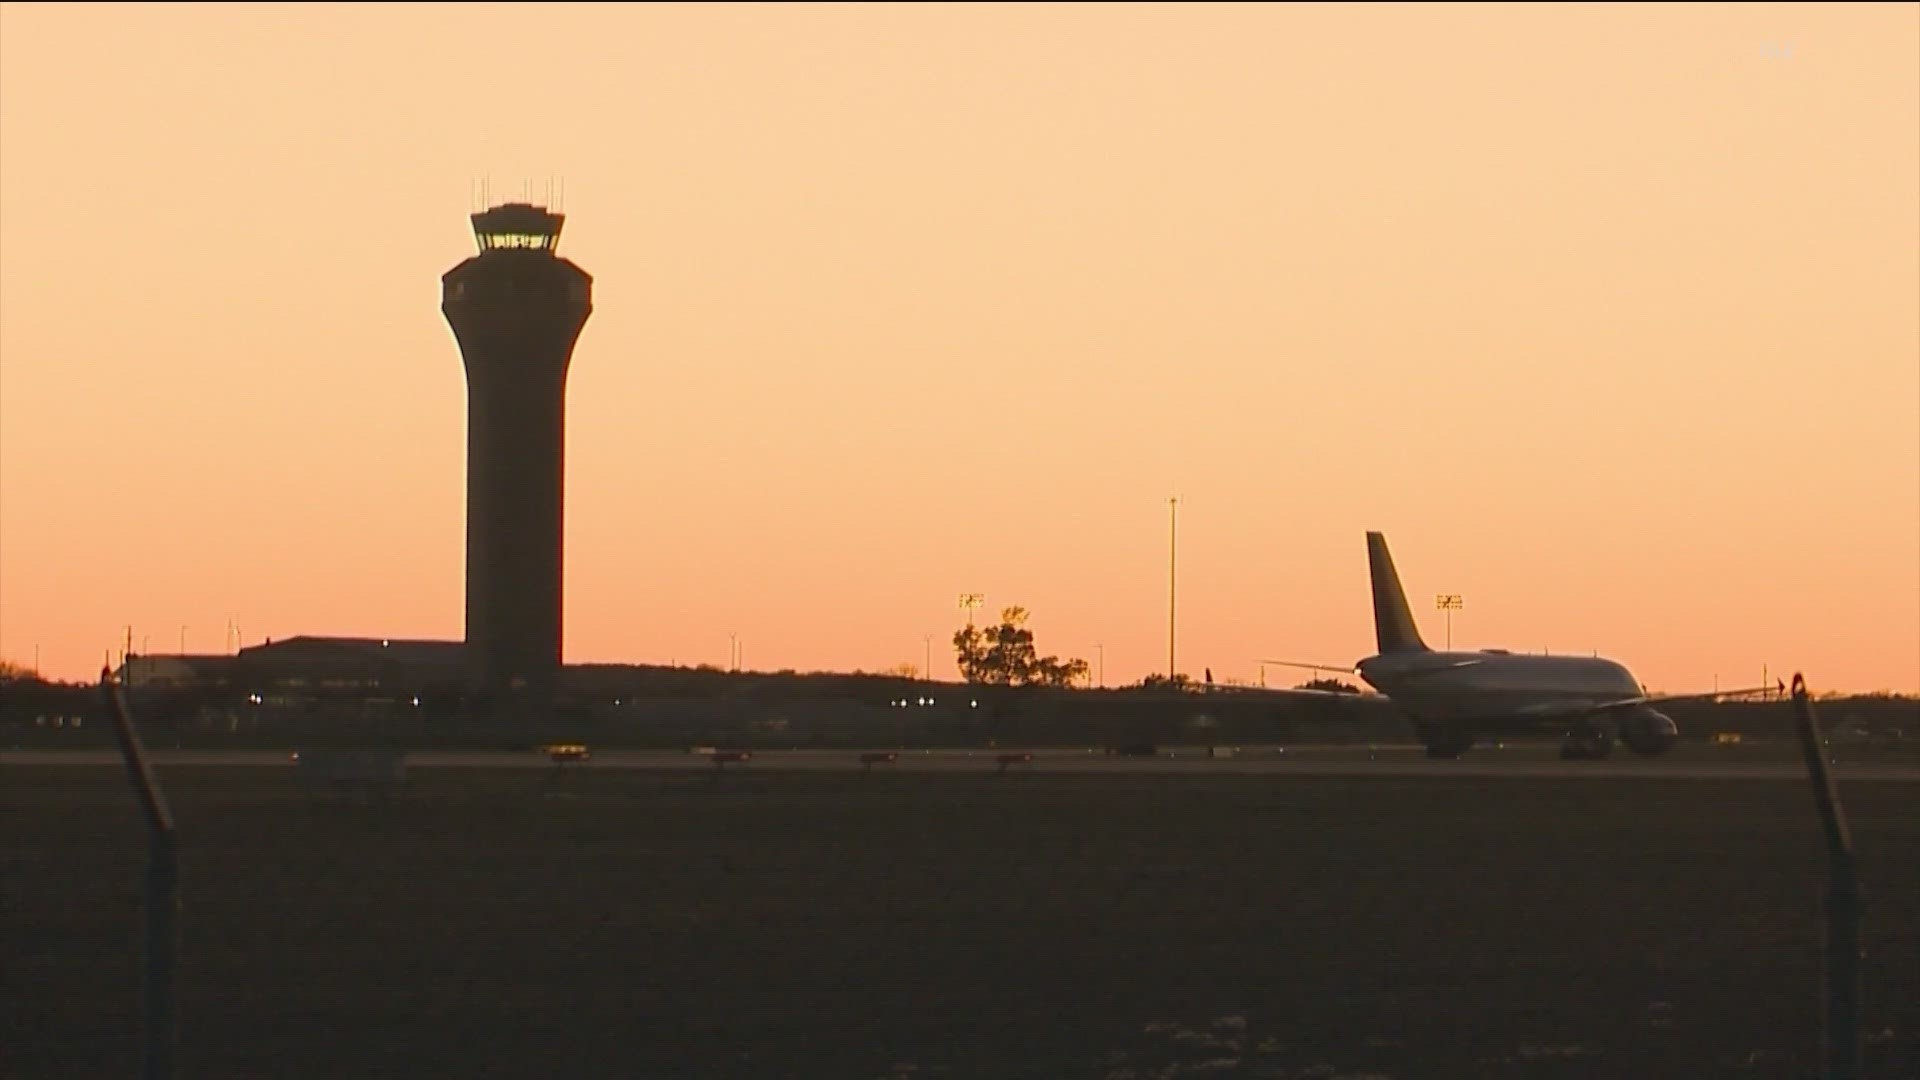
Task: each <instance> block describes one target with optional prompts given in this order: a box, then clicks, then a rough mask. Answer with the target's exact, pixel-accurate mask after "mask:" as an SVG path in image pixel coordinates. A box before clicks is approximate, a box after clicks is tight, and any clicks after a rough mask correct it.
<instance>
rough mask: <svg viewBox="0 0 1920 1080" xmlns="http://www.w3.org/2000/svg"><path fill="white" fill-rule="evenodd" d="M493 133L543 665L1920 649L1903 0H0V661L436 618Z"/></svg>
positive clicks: (1911, 176) (1887, 680) (1667, 665)
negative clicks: (544, 399) (1374, 583)
mask: <svg viewBox="0 0 1920 1080" xmlns="http://www.w3.org/2000/svg"><path fill="white" fill-rule="evenodd" d="M483 177H486V178H490V181H491V191H492V194H493V195H494V196H495V201H500V200H501V199H503V198H505V197H507V196H514V195H518V194H519V193H520V190H521V183H522V180H523V178H531V180H532V184H531V186H530V187H529V188H528V191H529V193H530V194H531V195H533V196H534V197H535V201H541V197H542V196H544V195H545V193H546V183H547V180H548V178H550V177H557V178H564V180H565V185H566V186H565V191H566V199H565V205H564V208H563V209H564V211H565V213H566V215H567V223H566V230H565V234H564V237H563V239H562V240H561V242H560V247H559V250H560V254H562V255H564V256H566V257H568V258H571V259H573V260H574V261H576V262H577V263H579V264H580V266H581V267H582V268H584V269H585V270H587V271H588V272H589V273H591V274H592V275H593V276H594V314H593V316H592V318H591V319H590V320H589V322H588V323H587V326H586V329H585V331H584V333H583V334H582V336H581V338H580V342H579V345H578V348H577V349H576V351H575V354H574V362H573V368H572V374H571V377H570V383H569V410H568V414H569V422H568V445H567V469H568V487H567V492H566V507H567V519H566V529H567V541H566V631H565V633H566V658H567V660H568V661H569V662H582V661H613V662H641V663H668V662H677V663H680V664H696V663H709V664H715V665H725V664H727V662H728V660H729V656H730V652H731V650H732V649H733V647H734V645H733V643H734V642H735V641H736V640H737V641H738V647H739V649H740V652H741V659H742V661H743V664H744V666H745V667H749V668H754V669H760V670H771V669H780V668H794V669H798V670H823V669H824V670H852V669H856V668H858V669H864V670H869V671H873V670H879V669H883V668H888V667H891V666H894V665H898V664H903V663H912V664H915V665H918V664H920V663H921V661H922V657H923V649H924V643H923V638H924V637H925V636H926V635H932V636H933V639H934V641H933V647H934V659H935V665H934V666H935V674H936V675H937V676H940V677H943V678H953V677H954V671H953V665H952V652H951V649H950V648H948V647H946V639H947V638H948V637H949V636H950V635H951V634H952V632H953V630H954V629H955V628H956V627H957V626H958V625H960V624H961V623H962V622H963V621H964V619H965V613H964V612H962V611H961V610H959V609H958V607H957V603H956V601H957V598H958V597H959V595H960V594H962V593H970V592H977V593H982V594H984V595H985V603H984V606H983V608H982V610H981V611H980V612H979V613H978V615H979V617H987V616H989V615H991V614H992V613H993V612H996V611H998V610H999V609H1000V608H1001V607H1003V606H1005V605H1009V604H1019V605H1022V606H1024V607H1026V608H1028V609H1029V610H1030V611H1031V612H1032V613H1033V614H1032V622H1031V625H1032V627H1033V628H1034V631H1035V634H1036V637H1037V640H1038V644H1039V645H1040V647H1041V649H1042V651H1043V652H1051V653H1059V654H1062V655H1069V656H1079V657H1083V658H1085V659H1087V660H1088V661H1089V662H1090V663H1091V662H1093V661H1094V659H1095V652H1096V650H1095V646H1096V643H1098V644H1101V645H1103V646H1104V659H1105V664H1104V666H1105V672H1106V681H1107V683H1108V684H1109V685H1115V684H1119V683H1123V682H1128V681H1133V680H1137V679H1139V678H1140V677H1141V676H1143V675H1145V674H1148V673H1150V672H1154V671H1160V670H1163V669H1164V667H1165V662H1166V655H1167V642H1166V633H1167V609H1166V603H1167V576H1166V575H1167V540H1168V537H1167V499H1168V498H1169V497H1170V496H1173V495H1178V496H1179V499H1180V504H1179V530H1180V532H1179V609H1178V625H1179V643H1178V646H1179V660H1180V666H1181V668H1182V669H1183V670H1184V671H1188V672H1191V673H1195V674H1197V673H1199V672H1200V671H1201V669H1202V668H1203V667H1210V668H1211V669H1212V671H1213V673H1214V674H1215V676H1216V677H1217V678H1225V677H1237V678H1252V677H1254V676H1255V674H1256V673H1257V670H1258V660H1259V659H1260V658H1262V657H1271V656H1281V657H1289V658H1299V659H1306V660H1320V661H1333V662H1344V661H1349V660H1352V659H1355V658H1358V657H1360V656H1364V655H1366V654H1367V653H1369V652H1371V651H1372V646H1373V640H1372V617H1371V612H1370V608H1369V594H1368V590H1367V579H1366V552H1365V546H1364V542H1363V539H1362V534H1363V532H1364V531H1365V530H1367V529H1380V530H1383V531H1384V532H1385V533H1386V535H1387V538H1388V540H1389V542H1390V543H1391V545H1392V548H1393V553H1394V556H1395V559H1396V561H1397V562H1398V564H1399V569H1400V573H1401V576H1402V579H1403V580H1404V581H1405V583H1406V585H1407V589H1408V593H1409V596H1410V599H1411V600H1412V601H1413V604H1414V607H1415V611H1416V615H1417V616H1418V618H1419V619H1420V621H1421V626H1422V629H1423V631H1424V633H1425V634H1426V636H1427V639H1428V640H1429V642H1431V643H1436V644H1437V643H1438V642H1439V641H1440V640H1441V639H1442V637H1443V635H1444V631H1443V629H1442V628H1443V626H1444V619H1445V615H1444V613H1442V612H1439V611H1436V610H1434V607H1433V598H1434V596H1435V595H1436V594H1440V593H1448V594H1456V593H1457V594H1460V595H1461V596H1463V597H1464V607H1463V609H1462V610H1459V611H1455V612H1453V613H1452V637H1453V642H1454V644H1455V646H1456V647H1461V648H1482V647H1502V648H1510V649H1514V650H1516V651H1528V650H1531V651H1538V650H1542V649H1549V650H1552V651H1555V652H1580V653H1586V652H1590V651H1598V652H1599V653H1600V654H1602V655H1606V656H1611V657H1613V658H1615V659H1618V660H1620V661H1622V662H1624V663H1626V664H1627V665H1628V666H1630V667H1631V668H1632V669H1633V671H1634V672H1635V674H1636V675H1638V676H1639V678H1640V679H1641V680H1642V681H1643V682H1645V683H1647V684H1649V685H1650V686H1652V687H1654V688H1656V689H1665V690H1670V691H1680V690H1690V689H1706V688H1708V687H1710V686H1711V685H1712V683H1713V681H1714V680H1715V679H1716V678H1717V679H1718V682H1719V684H1720V685H1721V686H1723V687H1726V686H1733V685H1743V684H1748V683H1755V682H1758V681H1759V678H1760V675H1761V670H1762V667H1763V665H1765V666H1767V667H1768V669H1769V670H1770V671H1771V672H1773V673H1790V672H1792V671H1795V670H1799V671H1804V672H1806V674H1807V676H1808V678H1809V680H1810V683H1811V684H1812V685H1813V687H1814V688H1815V689H1816V690H1829V689H1845V690H1875V689H1891V690H1897V691H1904V692H1913V691H1915V690H1916V689H1920V7H1916V6H1915V5H1885V6H1870V7H1869V6H1855V7H1849V6H1828V5H1817V6H1779V7H1775V6H1753V7H1719V6H1715V7H1702V8H1684V7H1683V8H1665V7H1639V6H1635V7H1591V6H1583V7H1567V8H1561V7H1522V8H1509V7H1438V8H1436V7H1385V6H1381V7H1374V6H1355V7H1339V6H1304V7H1293V6H1286V7H1272V8H1265V7H1254V8H1249V7H1230V8H1210V7H1203V6H1194V5H1184V4H1183V5H1176V6H1164V7H1159V6H1153V7H1143V6H1127V7H1109V8H1102V7H1082V6H1047V7H986V6H980V7H974V6H967V7H918V6H914V7H892V6H833V7H806V6H749V7H697V6H688V7H678V6H676V7H643V8H627V7H622V6H607V7H598V6H591V7H570V6H563V5H539V6H531V5H529V6H525V7H501V6H483V7H459V6H451V5H449V6H438V5H435V6H353V7H334V6H311V7H309V6H284V7H247V6H243V5H219V6H207V7H199V6H188V7H146V6H127V7H114V8H102V7H100V6H95V5H87V6H84V7H82V6H63V5H36V6H23V5H3V6H0V657H4V658H5V659H6V660H8V661H11V662H14V663H18V664H31V663H32V661H33V657H34V654H35V652H36V650H37V652H38V656H39V663H40V666H41V669H42V670H43V672H44V673H46V674H48V675H49V676H57V677H65V678H84V677H87V676H89V675H91V674H92V673H93V672H96V671H97V670H98V668H99V666H100V664H101V662H102V659H103V657H104V656H106V655H108V654H109V653H110V654H111V655H112V656H114V657H115V658H117V657H118V655H119V649H120V646H121V643H122V639H123V636H124V634H125V629H124V628H125V627H126V626H129V625H131V626H132V627H133V635H134V639H135V640H134V645H135V648H136V649H139V648H140V647H142V643H143V642H147V643H148V644H147V647H149V648H150V649H151V650H152V651H154V652H171V651H174V650H175V649H176V648H177V647H178V645H179V642H180V638H181V630H180V628H181V627H182V626H184V627H186V631H185V639H186V644H187V648H188V650H189V651H197V652H219V651H223V649H224V648H225V646H226V645H227V642H226V641H225V640H224V639H225V632H224V631H225V627H226V625H227V623H228V620H229V619H233V620H236V621H237V622H238V624H239V626H240V628H241V634H242V636H243V637H244V639H245V641H246V642H247V643H248V644H253V643H257V642H259V641H260V640H261V639H263V638H265V637H275V638H279V637H288V636H293V635H295V634H358V635H367V636H375V637H382V636H384V637H395V638H400V637H422V638H447V639H452V638H458V637H459V636H460V634H461V631H462V604H463V599H462V597H463V591H462V589H463V587H462V581H463V574H464V539H463V537H464V533H463V528H464V525H463V522H464V490H465V460H464V456H465V407H466V405H465V401H466V387H465V381H464V376H463V373H462V370H461V365H460V358H459V352H458V350H457V348H456V347H455V345H454V342H453V338H452V334H451V332H450V331H449V330H448V328H447V326H446V322H445V320H444V319H443V318H442V316H441V314H440V310H439V278H440V275H441V274H442V273H443V272H445V271H446V270H447V269H448V268H449V267H451V266H453V265H454V264H456V263H457V262H459V261H460V260H462V259H464V258H466V257H467V256H468V255H470V254H471V253H472V252H473V250H474V241H473V237H472V235H471V232H470V230H469V227H468V221H467V217H466V215H467V214H468V213H469V212H470V211H471V210H472V209H474V207H473V205H472V203H471V201H470V194H471V192H472V190H473V186H474V184H475V182H476V181H477V180H479V179H480V178H483ZM1298 674H1300V675H1304V673H1298ZM1269 678H1270V681H1273V682H1280V681H1282V680H1284V681H1286V682H1289V683H1290V682H1297V681H1299V678H1297V677H1295V675H1294V674H1293V673H1289V674H1286V675H1282V674H1280V673H1278V672H1273V671H1270V672H1269Z"/></svg>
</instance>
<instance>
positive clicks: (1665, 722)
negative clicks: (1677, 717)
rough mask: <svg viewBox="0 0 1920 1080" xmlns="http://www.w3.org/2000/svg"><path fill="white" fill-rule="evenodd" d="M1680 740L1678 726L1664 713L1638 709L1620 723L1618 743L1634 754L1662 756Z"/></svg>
mask: <svg viewBox="0 0 1920 1080" xmlns="http://www.w3.org/2000/svg"><path fill="white" fill-rule="evenodd" d="M1679 740H1680V726H1679V725H1678V724H1675V723H1674V722H1673V718H1672V717H1670V716H1667V715H1666V714H1665V713H1658V712H1655V711H1653V710H1652V709H1639V710H1636V711H1634V712H1631V713H1628V714H1627V716H1626V717H1625V718H1623V719H1622V720H1621V721H1620V741H1621V742H1623V743H1626V744H1627V749H1629V750H1632V751H1633V752H1634V753H1636V754H1642V755H1645V756H1647V757H1652V756H1653V755H1655V754H1664V753H1666V752H1667V751H1668V750H1671V749H1672V748H1673V744H1674V743H1676V742H1678V741H1679Z"/></svg>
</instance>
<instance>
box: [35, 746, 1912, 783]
mask: <svg viewBox="0 0 1920 1080" xmlns="http://www.w3.org/2000/svg"><path fill="white" fill-rule="evenodd" d="M1784 749H1785V748H1784V747H1780V748H1774V749H1772V750H1768V751H1759V750H1756V749H1753V748H1749V749H1745V750H1736V751H1727V750H1719V749H1714V748H1707V747H1700V748H1687V749H1683V750H1676V751H1674V752H1673V753H1670V754H1666V755H1663V756H1661V757H1658V758H1652V759H1646V758H1640V757H1636V756H1634V755H1632V754H1630V753H1627V752H1624V751H1622V752H1619V753H1616V754H1615V755H1614V756H1612V757H1610V758H1607V759H1606V760H1603V761H1561V760H1560V759H1559V758H1558V756H1557V753H1556V750H1555V748H1553V747H1551V746H1545V745H1528V746H1525V747H1517V748H1516V747H1509V748H1506V749H1495V748H1491V747H1487V748H1478V749H1475V750H1473V751H1471V752H1469V753H1468V754H1466V755H1465V756H1464V757H1461V758H1459V759H1457V760H1452V761H1446V760H1433V759H1430V758H1427V757H1426V756H1425V755H1424V754H1422V753H1421V749H1420V747H1418V746H1398V745H1396V746H1379V747H1374V748H1368V747H1364V746H1358V747H1356V746H1343V747H1330V746H1310V747H1289V748H1287V749H1285V750H1280V749H1277V748H1274V747H1242V748H1224V747H1223V748H1216V749H1215V754H1214V756H1212V757H1209V756H1208V753H1207V749H1206V748H1205V747H1189V748H1175V749H1170V750H1167V749H1163V750H1162V751H1161V752H1160V754H1159V755H1158V756H1155V757H1119V756H1113V755H1109V754H1107V753H1105V752H1104V751H1101V750H1072V749H1045V750H1032V751H1024V750H1023V751H1006V750H886V749H879V750H873V751H861V750H756V751H753V752H752V754H751V757H750V758H749V759H748V760H746V761H727V762H723V763H716V762H715V761H714V760H713V759H712V758H711V757H710V756H709V755H708V754H705V753H695V752H689V751H675V750H603V751H595V752H594V753H593V755H592V758H591V760H589V761H585V762H568V763H566V764H563V765H556V764H555V763H554V762H553V761H551V760H550V759H549V758H548V757H547V756H546V755H545V754H543V753H540V752H537V751H533V750H526V751H509V750H413V751H408V752H407V754H406V763H407V765H408V766H409V767H412V768H421V769H546V770H554V769H562V770H569V771H571V770H582V769H584V770H592V771H595V772H600V771H618V770H627V771H636V772H664V773H711V772H715V771H721V772H723V773H725V774H735V773H741V772H747V773H753V774H782V773H813V774H821V773H848V774H867V775H871V776H876V777H885V776H905V775H930V776H933V775H937V776H964V775H969V774H973V775H989V776H995V775H1005V776H1008V777H1015V778H1017V777H1021V776H1051V777H1078V776H1085V777H1135V778H1146V777H1158V776H1164V777H1169V778H1227V777H1273V778H1285V777H1297V778H1322V779H1334V778H1396V777H1409V778H1431V777H1462V778H1469V777H1470V778H1478V779H1495V778H1500V777H1514V778H1542V777H1564V778H1567V779H1580V778H1588V779H1592V778H1616V779H1617V778H1634V779H1662V780H1805V778H1806V767H1805V765H1804V764H1802V762H1801V761H1800V759H1799V758H1798V757H1797V756H1792V755H1789V754H1788V753H1786V752H1784ZM293 753H294V750H293V749H292V748H289V749H287V750H153V751H151V756H152V759H153V761H154V763H155V764H156V765H158V766H160V767H163V768H228V767H232V768H249V767H250V768H291V767H292V766H293ZM876 753H878V754H885V753H892V754H895V755H897V756H896V758H895V760H894V761H892V762H890V763H888V762H877V763H874V764H872V765H870V766H869V765H866V764H863V763H862V761H861V758H862V755H863V754H876ZM1005 755H1013V756H1014V757H1015V760H1012V761H1008V762H1007V763H1005V764H1004V765H1003V764H1002V761H1001V758H1002V757H1003V756H1005ZM1020 755H1030V757H1031V760H1018V757H1019V756H1020ZM1831 760H1832V768H1833V770H1834V773H1835V775H1836V776H1838V777H1839V778H1840V779H1841V780H1843V781H1844V780H1848V779H1859V780H1868V779H1871V780H1897V781H1908V782H1911V781H1916V780H1920V759H1917V758H1916V757H1915V755H1914V754H1913V753H1912V752H1909V751H1900V752H1888V751H1884V750H1860V751H1855V752H1849V751H1847V750H1845V749H1836V750H1835V751H1834V756H1833V758H1832V759H1831ZM119 764H120V754H119V752H118V751H117V750H110V749H94V750H4V751H0V768H5V767H18V766H73V767H93V768H101V767H111V766H116V765H119Z"/></svg>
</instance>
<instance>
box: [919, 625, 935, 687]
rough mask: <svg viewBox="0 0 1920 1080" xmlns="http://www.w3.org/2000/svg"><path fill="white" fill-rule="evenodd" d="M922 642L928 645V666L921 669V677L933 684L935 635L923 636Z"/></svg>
mask: <svg viewBox="0 0 1920 1080" xmlns="http://www.w3.org/2000/svg"><path fill="white" fill-rule="evenodd" d="M920 640H921V641H924V642H926V645H927V666H926V667H924V668H921V669H920V677H921V678H923V679H925V680H927V681H928V682H932V681H933V635H932V634H921V635H920Z"/></svg>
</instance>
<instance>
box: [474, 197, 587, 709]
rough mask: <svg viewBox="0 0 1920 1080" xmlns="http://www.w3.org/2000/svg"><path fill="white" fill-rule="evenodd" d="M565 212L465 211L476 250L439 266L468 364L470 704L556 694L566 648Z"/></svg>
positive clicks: (569, 270)
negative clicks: (560, 252) (560, 247)
mask: <svg viewBox="0 0 1920 1080" xmlns="http://www.w3.org/2000/svg"><path fill="white" fill-rule="evenodd" d="M563 220H564V219H563V218H562V217H561V216H560V215H558V214H552V213H549V212H547V211H546V210H545V209H544V208H542V207H537V206H530V205H527V204H524V203H509V204H507V205H504V206H497V207H494V208H492V209H490V210H487V211H485V212H483V213H478V214H475V215H473V231H474V236H475V238H476V239H477V240H478V241H479V244H480V253H479V254H478V255H476V256H474V257H473V258H470V259H468V260H467V261H465V262H463V263H461V264H460V265H459V266H456V267H454V268H453V269H452V270H449V271H448V272H447V273H446V274H445V275H444V276H443V277H442V278H441V300H440V310H441V312H442V313H444V314H445V315H446V318H447V324H448V325H449V326H451V327H452V328H453V334H454V338H455V339H456V340H457V341H458V342H459V344H460V354H461V357H462V359H463V360H464V362H465V364H466V369H467V670H468V683H469V686H468V689H469V692H470V694H471V695H472V698H473V701H474V704H475V706H476V709H477V711H479V712H481V713H483V714H491V715H523V716H524V715H537V714H540V713H544V712H545V711H547V710H549V709H550V708H551V707H552V704H553V699H554V695H555V693H556V691H557V689H558V684H559V678H560V659H561V617H562V581H563V561H562V560H563V553H562V547H563V538H564V533H565V517H564V515H565V488H566V419H567V416H566V413H567V400H566V395H567V368H568V365H569V363H570V362H571V360H572V358H573V346H574V342H575V341H576V340H578V338H579V336H580V330H581V328H582V327H584V326H585V325H586V322H587V316H588V315H589V314H591V313H592V311H593V298H592V292H593V278H592V277H591V276H589V275H588V274H587V273H586V272H585V271H584V270H581V269H580V268H579V267H577V266H575V265H574V264H573V263H571V262H568V261H567V260H565V259H562V258H559V257H558V256H556V255H555V254H554V249H555V247H556V245H557V243H558V241H559V238H560V226H561V224H562V222H563Z"/></svg>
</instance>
